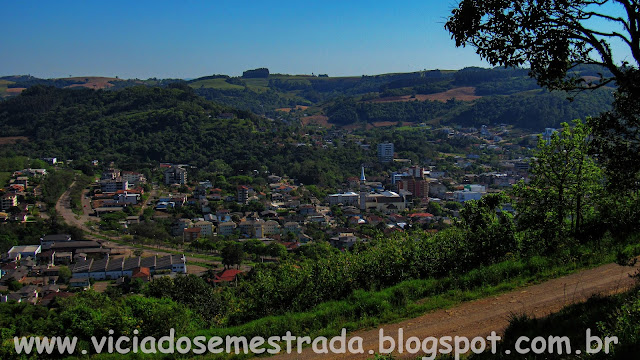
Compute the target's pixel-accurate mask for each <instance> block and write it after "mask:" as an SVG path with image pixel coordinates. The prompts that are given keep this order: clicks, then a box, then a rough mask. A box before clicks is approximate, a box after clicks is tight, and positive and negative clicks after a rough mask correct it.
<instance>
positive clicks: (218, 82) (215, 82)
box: [189, 78, 244, 90]
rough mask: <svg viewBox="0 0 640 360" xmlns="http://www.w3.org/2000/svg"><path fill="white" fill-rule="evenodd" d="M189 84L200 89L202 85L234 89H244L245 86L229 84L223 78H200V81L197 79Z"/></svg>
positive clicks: (204, 86)
mask: <svg viewBox="0 0 640 360" xmlns="http://www.w3.org/2000/svg"><path fill="white" fill-rule="evenodd" d="M189 86H191V87H192V88H194V89H199V88H200V87H203V88H206V89H209V88H211V89H221V90H232V89H236V90H243V89H244V86H240V85H233V84H229V83H228V82H226V81H225V79H223V78H220V79H207V80H200V81H196V82H193V83H191V84H189Z"/></svg>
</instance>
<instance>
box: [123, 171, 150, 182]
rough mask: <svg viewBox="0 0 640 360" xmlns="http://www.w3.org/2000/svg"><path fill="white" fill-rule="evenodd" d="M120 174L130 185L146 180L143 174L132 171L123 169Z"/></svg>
mask: <svg viewBox="0 0 640 360" xmlns="http://www.w3.org/2000/svg"><path fill="white" fill-rule="evenodd" d="M121 176H122V179H124V180H126V181H127V182H128V183H129V184H130V185H131V184H132V185H140V184H144V183H145V182H146V181H147V179H146V178H145V177H144V175H142V174H140V173H136V172H133V171H123V172H122V175H121Z"/></svg>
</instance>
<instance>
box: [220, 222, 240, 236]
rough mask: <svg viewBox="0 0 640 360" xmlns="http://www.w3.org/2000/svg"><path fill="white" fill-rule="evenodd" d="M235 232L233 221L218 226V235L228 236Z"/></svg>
mask: <svg viewBox="0 0 640 360" xmlns="http://www.w3.org/2000/svg"><path fill="white" fill-rule="evenodd" d="M235 231H236V223H234V222H233V221H225V222H222V223H220V224H218V235H221V236H229V235H233V233H234V232H235Z"/></svg>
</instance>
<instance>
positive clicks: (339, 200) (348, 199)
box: [327, 191, 360, 206]
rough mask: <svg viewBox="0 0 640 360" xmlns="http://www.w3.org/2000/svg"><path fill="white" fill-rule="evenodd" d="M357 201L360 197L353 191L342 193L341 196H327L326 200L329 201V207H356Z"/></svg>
mask: <svg viewBox="0 0 640 360" xmlns="http://www.w3.org/2000/svg"><path fill="white" fill-rule="evenodd" d="M359 199H360V196H359V195H358V194H357V193H355V192H353V191H351V192H347V193H342V194H332V195H329V196H327V200H328V201H329V205H330V206H333V205H338V204H342V205H357V204H358V201H359Z"/></svg>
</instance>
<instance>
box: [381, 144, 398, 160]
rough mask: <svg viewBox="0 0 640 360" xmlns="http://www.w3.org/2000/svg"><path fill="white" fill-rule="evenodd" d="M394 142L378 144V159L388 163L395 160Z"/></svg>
mask: <svg viewBox="0 0 640 360" xmlns="http://www.w3.org/2000/svg"><path fill="white" fill-rule="evenodd" d="M393 152H394V150H393V143H381V144H378V161H379V162H381V163H388V162H392V161H393Z"/></svg>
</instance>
